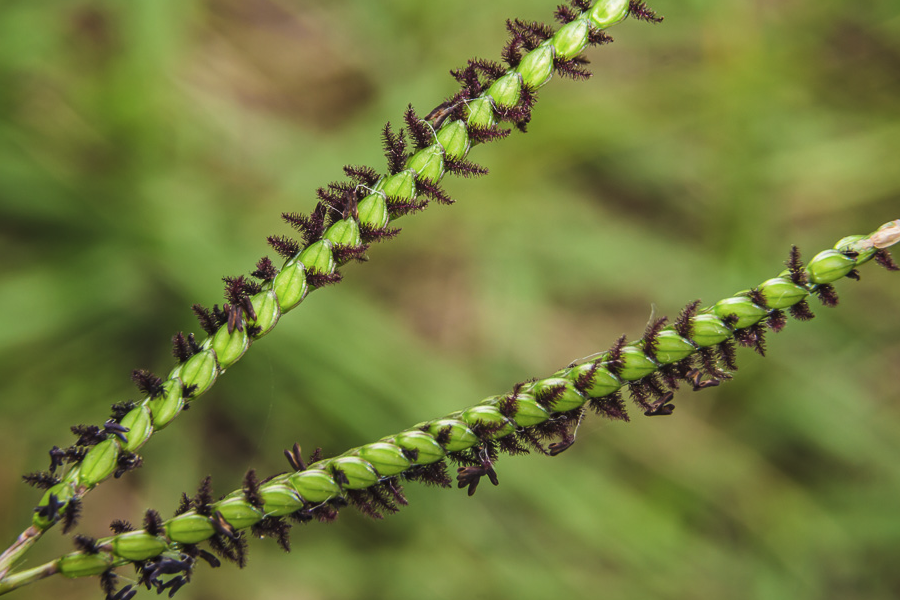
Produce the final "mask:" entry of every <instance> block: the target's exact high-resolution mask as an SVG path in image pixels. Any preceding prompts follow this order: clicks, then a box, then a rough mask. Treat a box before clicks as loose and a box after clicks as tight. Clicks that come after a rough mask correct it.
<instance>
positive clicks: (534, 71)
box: [516, 44, 553, 89]
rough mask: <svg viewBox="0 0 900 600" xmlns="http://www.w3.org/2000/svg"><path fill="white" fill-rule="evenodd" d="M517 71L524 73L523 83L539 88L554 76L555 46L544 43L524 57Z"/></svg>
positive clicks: (532, 87)
mask: <svg viewBox="0 0 900 600" xmlns="http://www.w3.org/2000/svg"><path fill="white" fill-rule="evenodd" d="M516 71H518V72H519V74H521V75H522V83H523V84H524V85H526V86H528V87H529V88H531V89H537V88H539V87H541V86H542V85H544V84H545V83H547V82H548V81H550V78H551V77H552V76H553V48H552V47H551V46H549V45H546V44H543V45H540V46H538V47H537V48H535V49H534V50H532V51H531V52H529V53H528V54H526V55H525V56H524V57H522V60H521V61H520V62H519V66H517V67H516Z"/></svg>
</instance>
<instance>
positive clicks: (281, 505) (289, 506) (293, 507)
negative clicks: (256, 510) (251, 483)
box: [259, 484, 303, 517]
mask: <svg viewBox="0 0 900 600" xmlns="http://www.w3.org/2000/svg"><path fill="white" fill-rule="evenodd" d="M259 495H260V496H262V499H263V512H265V513H266V516H267V517H283V516H285V515H289V514H291V513H293V512H296V511H298V510H300V509H301V508H303V498H301V497H300V494H298V493H297V492H296V491H295V490H293V489H291V488H289V487H288V486H286V485H269V484H267V485H265V486H263V487H262V489H260V490H259Z"/></svg>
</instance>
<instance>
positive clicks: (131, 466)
mask: <svg viewBox="0 0 900 600" xmlns="http://www.w3.org/2000/svg"><path fill="white" fill-rule="evenodd" d="M143 464H144V459H143V458H141V456H140V455H139V454H135V453H134V452H124V451H123V452H121V453H119V457H118V458H117V459H116V470H115V471H114V472H113V477H115V478H116V479H118V478H119V477H121V476H122V475H124V474H125V473H128V472H129V471H134V470H135V469H139V468H140V467H141V465H143Z"/></svg>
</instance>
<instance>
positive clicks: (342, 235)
mask: <svg viewBox="0 0 900 600" xmlns="http://www.w3.org/2000/svg"><path fill="white" fill-rule="evenodd" d="M322 237H324V238H325V239H326V240H331V241H332V243H334V245H336V246H350V247H351V248H356V247H357V246H359V245H360V244H362V238H361V237H360V235H359V225H358V224H357V223H356V220H355V219H352V218H350V219H343V220H341V221H338V222H336V223H334V224H333V225H332V226H331V227H329V228H328V231H326V232H325V235H324V236H322Z"/></svg>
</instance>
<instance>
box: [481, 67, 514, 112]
mask: <svg viewBox="0 0 900 600" xmlns="http://www.w3.org/2000/svg"><path fill="white" fill-rule="evenodd" d="M485 95H486V96H490V97H491V98H493V99H494V105H495V106H496V107H498V108H510V107H513V106H515V105H516V104H518V103H519V99H520V98H521V96H522V76H521V75H520V74H519V73H516V72H511V73H507V74H506V75H504V76H503V77H501V78H500V79H498V80H497V81H495V82H494V83H493V84H491V87H489V88H488V90H487V92H485Z"/></svg>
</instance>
